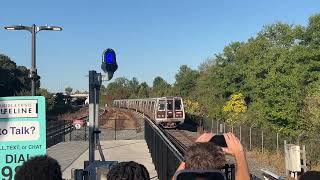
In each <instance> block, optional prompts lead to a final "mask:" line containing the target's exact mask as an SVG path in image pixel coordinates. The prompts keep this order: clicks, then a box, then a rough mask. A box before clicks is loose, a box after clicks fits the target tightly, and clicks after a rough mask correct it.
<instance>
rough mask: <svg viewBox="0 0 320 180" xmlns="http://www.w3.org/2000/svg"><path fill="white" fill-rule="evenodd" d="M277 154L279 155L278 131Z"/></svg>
mask: <svg viewBox="0 0 320 180" xmlns="http://www.w3.org/2000/svg"><path fill="white" fill-rule="evenodd" d="M277 155H279V133H278V132H277Z"/></svg>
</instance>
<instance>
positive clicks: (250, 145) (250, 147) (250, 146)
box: [249, 126, 252, 151]
mask: <svg viewBox="0 0 320 180" xmlns="http://www.w3.org/2000/svg"><path fill="white" fill-rule="evenodd" d="M251 131H252V126H250V129H249V149H250V151H251V150H252V144H251V133H252V132H251Z"/></svg>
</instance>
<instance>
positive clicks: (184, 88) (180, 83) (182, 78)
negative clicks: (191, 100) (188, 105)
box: [174, 65, 199, 97]
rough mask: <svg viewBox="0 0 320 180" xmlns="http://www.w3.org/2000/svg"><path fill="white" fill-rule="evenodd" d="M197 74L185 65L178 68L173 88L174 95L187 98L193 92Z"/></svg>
mask: <svg viewBox="0 0 320 180" xmlns="http://www.w3.org/2000/svg"><path fill="white" fill-rule="evenodd" d="M198 77H199V73H198V72H197V71H195V70H192V69H191V68H189V67H188V66H187V65H182V66H180V69H179V72H178V73H177V74H176V76H175V78H176V82H175V84H174V88H175V91H176V94H177V95H179V96H182V97H188V96H190V95H191V93H192V92H194V90H195V87H196V82H197V80H198Z"/></svg>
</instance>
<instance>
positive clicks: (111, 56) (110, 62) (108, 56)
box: [105, 52, 114, 64]
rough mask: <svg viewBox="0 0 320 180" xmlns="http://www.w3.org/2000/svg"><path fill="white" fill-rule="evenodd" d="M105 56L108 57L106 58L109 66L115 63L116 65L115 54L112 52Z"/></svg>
mask: <svg viewBox="0 0 320 180" xmlns="http://www.w3.org/2000/svg"><path fill="white" fill-rule="evenodd" d="M105 56H106V57H105V61H106V63H108V64H113V63H114V56H113V53H111V52H109V53H106V54H105Z"/></svg>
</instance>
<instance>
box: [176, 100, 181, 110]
mask: <svg viewBox="0 0 320 180" xmlns="http://www.w3.org/2000/svg"><path fill="white" fill-rule="evenodd" d="M174 109H175V110H181V109H182V104H181V99H175V101H174Z"/></svg>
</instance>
